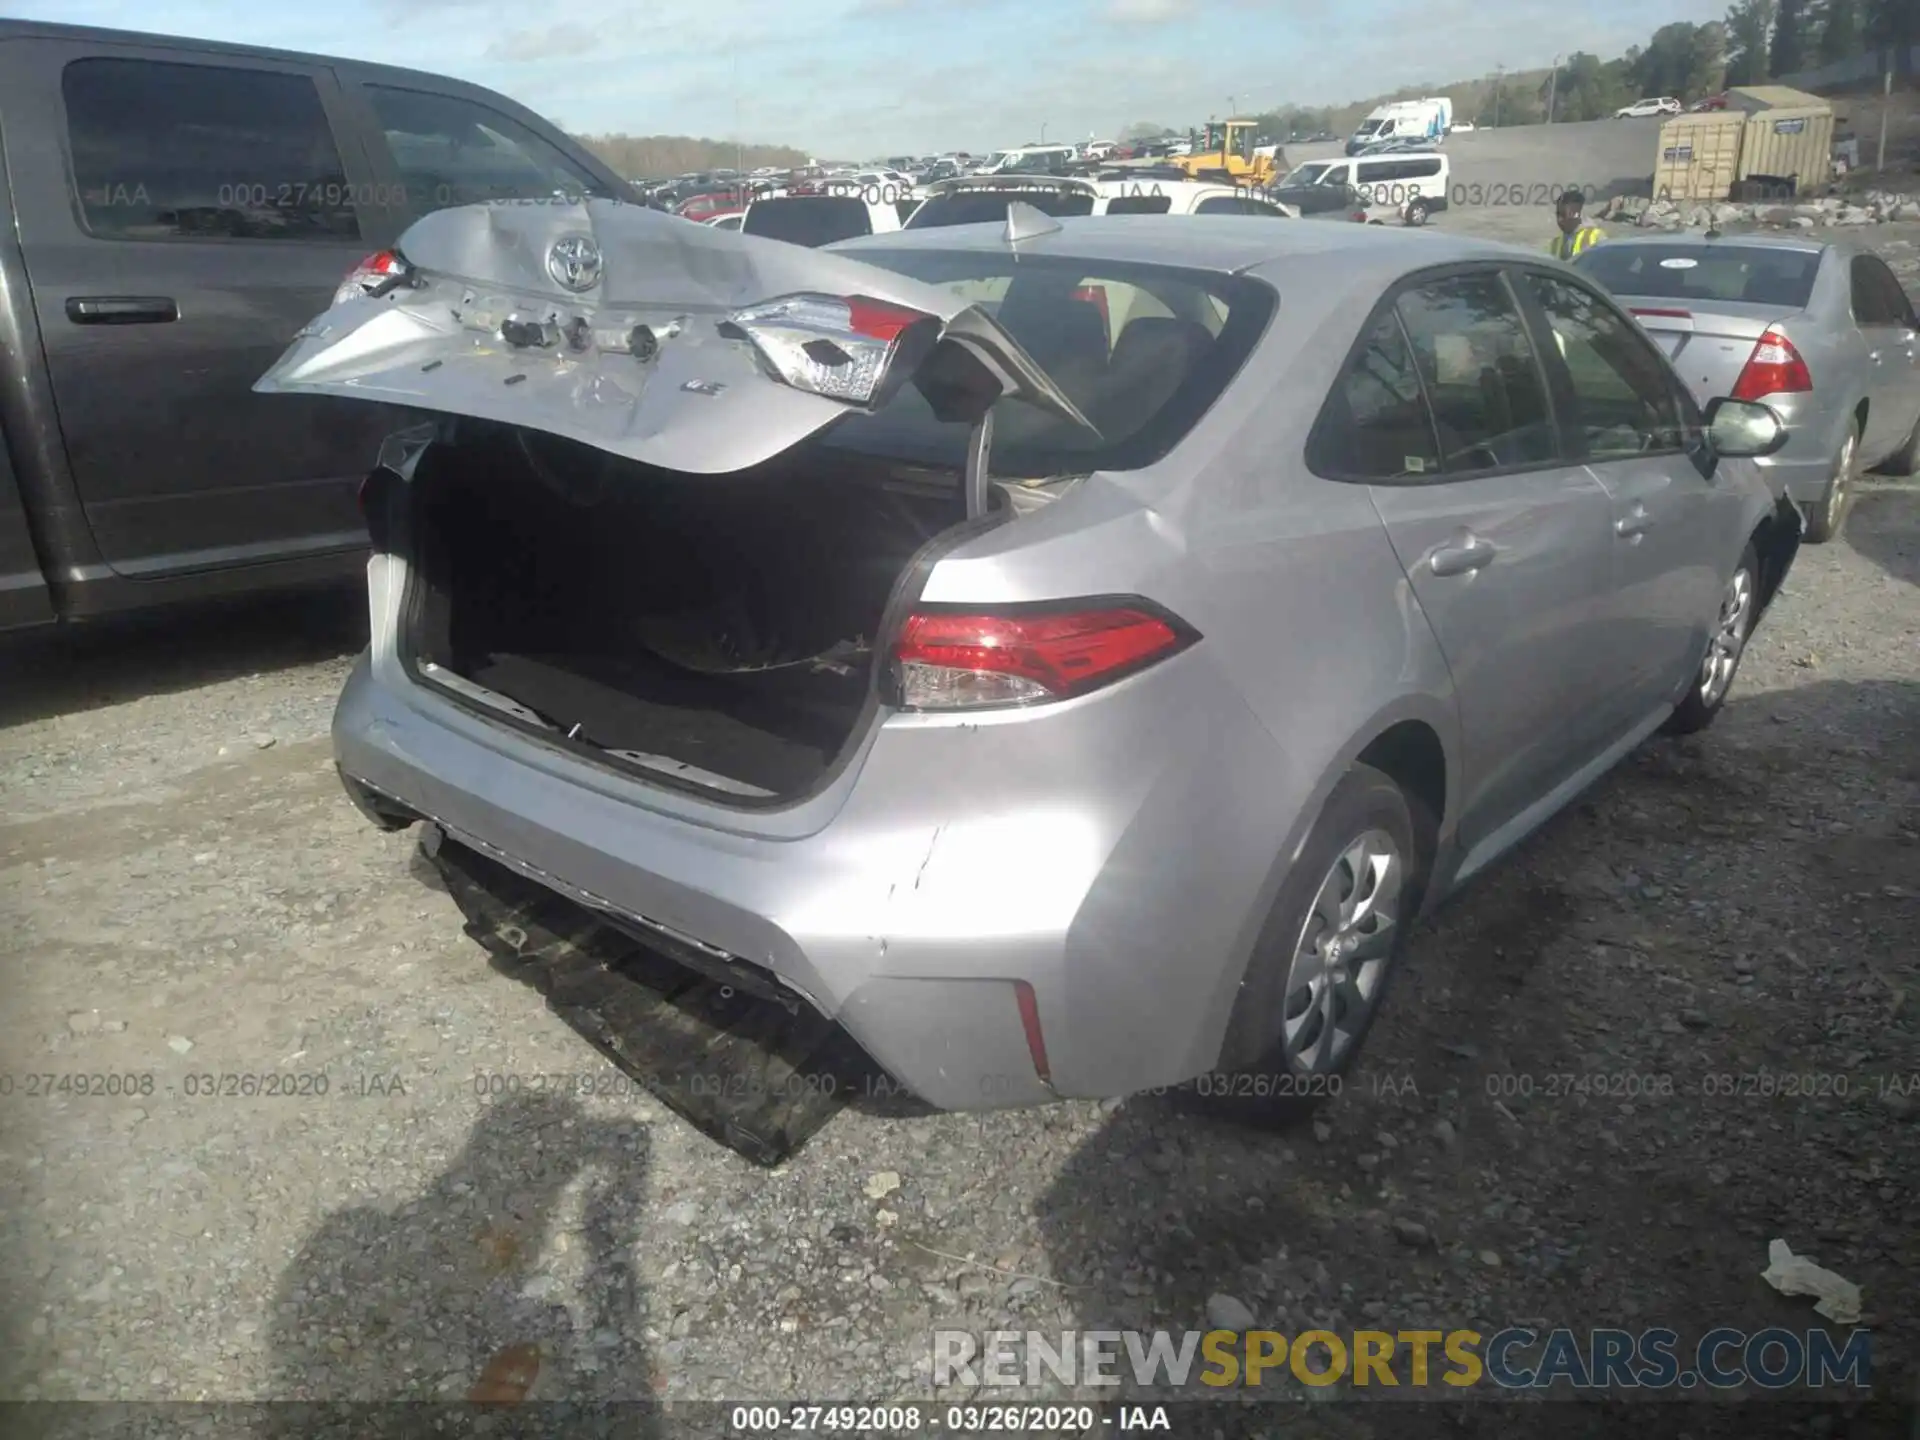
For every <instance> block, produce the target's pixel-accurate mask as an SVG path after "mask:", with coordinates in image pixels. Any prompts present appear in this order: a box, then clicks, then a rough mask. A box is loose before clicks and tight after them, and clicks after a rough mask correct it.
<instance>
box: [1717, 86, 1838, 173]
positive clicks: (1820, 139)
mask: <svg viewBox="0 0 1920 1440" xmlns="http://www.w3.org/2000/svg"><path fill="white" fill-rule="evenodd" d="M1735 110H1739V111H1742V112H1744V113H1745V116H1746V133H1745V135H1744V136H1742V138H1741V141H1740V169H1739V172H1738V174H1737V175H1736V176H1735V177H1734V178H1735V179H1736V180H1742V181H1744V180H1749V179H1763V178H1764V179H1765V180H1769V181H1787V180H1790V181H1792V192H1791V193H1793V194H1795V195H1805V194H1808V193H1809V192H1812V191H1817V190H1819V189H1820V188H1822V187H1824V186H1825V185H1826V184H1827V182H1828V181H1830V180H1831V179H1832V178H1833V106H1831V105H1829V104H1828V103H1827V102H1826V101H1825V100H1822V99H1821V98H1820V97H1819V96H1818V95H1809V94H1807V92H1806V91H1804V90H1794V89H1791V88H1789V87H1788V86H1785V85H1748V86H1739V87H1736V88H1735V89H1732V90H1729V91H1728V92H1727V111H1728V113H1729V114H1731V113H1732V112H1733V111H1735Z"/></svg>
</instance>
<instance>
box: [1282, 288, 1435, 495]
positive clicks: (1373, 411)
mask: <svg viewBox="0 0 1920 1440" xmlns="http://www.w3.org/2000/svg"><path fill="white" fill-rule="evenodd" d="M1307 465H1308V468H1310V469H1311V470H1312V471H1313V472H1314V473H1315V474H1316V475H1324V476H1325V477H1326V478H1327V479H1329V480H1400V479H1405V478H1406V477H1408V476H1414V475H1431V474H1437V473H1438V472H1439V470H1440V450H1439V446H1438V444H1437V443H1436V441H1435V439H1434V433H1433V417H1432V416H1431V415H1430V414H1429V413H1428V411H1427V402H1426V397H1425V396H1423V395H1422V394H1421V393H1420V376H1419V373H1418V372H1417V371H1416V370H1415V368H1414V361H1413V352H1412V350H1410V349H1409V348H1408V347H1407V337H1406V335H1405V334H1404V333H1403V332H1402V330H1401V329H1400V322H1399V320H1398V319H1396V318H1395V316H1394V315H1393V313H1392V312H1391V311H1388V312H1387V313H1385V314H1383V315H1381V316H1380V317H1379V318H1378V319H1377V320H1375V321H1374V323H1373V326H1372V328H1370V329H1369V330H1368V331H1367V334H1366V337H1365V339H1363V340H1362V341H1361V344H1360V349H1359V350H1358V352H1357V353H1356V354H1355V355H1354V357H1353V359H1352V360H1350V361H1349V362H1348V364H1347V368H1346V370H1345V372H1343V373H1342V374H1341V376H1340V379H1339V381H1338V382H1337V383H1336V384H1335V385H1334V387H1333V393H1332V394H1331V395H1329V396H1328V397H1327V404H1326V408H1325V409H1324V410H1322V411H1321V413H1320V418H1319V420H1318V421H1316V422H1315V424H1314V427H1313V433H1312V434H1311V435H1310V436H1309V437H1308V439H1307Z"/></svg>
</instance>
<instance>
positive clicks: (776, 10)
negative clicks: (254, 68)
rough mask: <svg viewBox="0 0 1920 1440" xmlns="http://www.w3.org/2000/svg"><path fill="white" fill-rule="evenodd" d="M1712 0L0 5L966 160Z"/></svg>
mask: <svg viewBox="0 0 1920 1440" xmlns="http://www.w3.org/2000/svg"><path fill="white" fill-rule="evenodd" d="M1725 8H1726V0H1606V3H1605V4H1600V5H1569V4H1566V3H1565V0H1344V3H1342V0H1332V3H1328V0H967V3H965V4H938V3H935V0H564V3H559V4H530V3H528V0H0V15H4V16H12V17H19V18H31V19H39V20H58V21H63V22H66V23H69V24H77V25H103V26H109V27H113V28H117V29H129V30H146V31H154V32H160V33H163V34H173V35H186V36H194V37H199V38H206V39H216V40H228V41H235V42H240V43H244V44H255V45H272V46H278V47H281V48H283V49H291V50H305V51H312V52H316V53H319V54H325V55H342V56H348V57H352V58H355V59H361V60H377V61H382V62H384V63H386V64H391V65H405V66H409V67H412V68H414V69H420V70H430V71H434V72H437V73H440V74H446V75H454V76H458V77H459V78H461V79H464V80H469V81H473V82H475V83H477V84H481V85H486V86H489V87H491V88H492V89H495V90H499V91H502V92H504V93H505V94H508V95H511V96H512V97H513V98H514V99H516V100H519V101H520V102H521V103H522V104H525V105H527V106H530V107H531V108H532V109H534V110H537V111H539V112H540V113H541V114H543V115H545V116H547V117H548V118H549V119H551V120H554V121H555V122H556V123H558V124H560V125H562V126H564V127H565V128H566V129H568V130H570V131H572V132H574V133H603V132H608V131H621V132H624V133H626V134H630V135H652V134H667V135H699V136H709V137H712V138H715V139H726V140H744V141H747V142H765V143H774V144H790V145H795V146H798V147H799V148H801V149H804V150H807V151H809V152H811V153H813V154H815V155H818V156H821V157H823V158H828V157H830V158H835V159H860V158H872V157H877V156H881V155H889V154H930V153H934V152H936V151H941V150H954V149H960V150H970V151H975V152H978V151H984V150H993V149H999V148H1003V147H1006V146H1009V145H1018V144H1023V143H1026V142H1029V141H1038V140H1040V139H1042V138H1043V135H1044V138H1045V139H1048V140H1084V139H1090V138H1096V137H1098V138H1110V137H1112V136H1114V135H1116V134H1117V133H1118V132H1119V131H1120V130H1122V129H1123V128H1125V127H1126V126H1128V125H1130V124H1133V123H1135V122H1139V121H1148V122H1153V123H1157V124H1168V125H1177V126H1183V127H1184V126H1186V125H1190V124H1195V123H1198V122H1199V121H1202V120H1205V119H1207V118H1208V117H1210V116H1221V115H1224V114H1226V113H1227V111H1228V110H1229V108H1232V109H1236V110H1239V111H1242V112H1256V111H1261V110H1270V109H1273V108H1275V107H1277V106H1280V105H1283V104H1301V105H1323V104H1341V103H1345V102H1347V101H1350V100H1356V99H1362V98H1365V97H1367V96H1370V95H1375V94H1380V93H1383V92H1386V91H1390V90H1394V89H1397V88H1399V87H1401V86H1403V85H1414V84H1423V83H1427V82H1433V83H1436V84H1437V83H1439V82H1443V81H1447V80H1456V79H1461V78H1464V77H1467V76H1473V75H1481V74H1491V73H1492V71H1493V69H1494V67H1495V66H1496V65H1504V66H1505V67H1506V68H1507V69H1509V70H1523V69H1530V68H1534V67H1545V66H1546V65H1548V64H1550V63H1551V62H1552V60H1553V57H1554V56H1555V55H1556V54H1557V53H1564V52H1567V51H1572V50H1587V51H1591V52H1593V53H1595V54H1598V55H1600V56H1602V57H1603V58H1610V57H1612V56H1614V55H1617V54H1619V53H1620V52H1621V51H1623V50H1625V49H1626V48H1627V46H1629V45H1633V44H1644V43H1645V42H1646V40H1647V37H1649V36H1650V35H1651V34H1652V33H1653V32H1654V30H1656V29H1657V28H1658V27H1659V26H1661V25H1663V24H1666V23H1668V22H1670V21H1674V20H1692V21H1703V20H1711V19H1718V18H1720V17H1721V15H1722V14H1723V12H1724V11H1725Z"/></svg>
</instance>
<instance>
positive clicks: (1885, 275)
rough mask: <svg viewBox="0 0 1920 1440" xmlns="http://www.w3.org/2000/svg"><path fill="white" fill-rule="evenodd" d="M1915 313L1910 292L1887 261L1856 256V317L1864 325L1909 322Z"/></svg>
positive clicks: (1854, 293) (1854, 291)
mask: <svg viewBox="0 0 1920 1440" xmlns="http://www.w3.org/2000/svg"><path fill="white" fill-rule="evenodd" d="M1910 314H1911V307H1910V306H1909V305H1908V304H1907V292H1906V291H1905V290H1903V289H1901V287H1900V282H1899V281H1898V280H1897V279H1895V278H1894V274H1893V271H1891V270H1889V269H1888V268H1887V266H1886V264H1885V262H1884V261H1881V260H1879V259H1877V258H1875V257H1874V256H1872V255H1856V256H1854V257H1853V318H1854V321H1855V323H1857V324H1860V325H1905V324H1906V323H1907V318H1908V316H1909V315H1910Z"/></svg>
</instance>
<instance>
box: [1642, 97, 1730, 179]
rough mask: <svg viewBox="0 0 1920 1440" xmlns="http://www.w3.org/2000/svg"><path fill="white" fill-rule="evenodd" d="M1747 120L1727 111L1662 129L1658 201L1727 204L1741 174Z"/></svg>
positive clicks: (1684, 118) (1679, 119) (1680, 119)
mask: <svg viewBox="0 0 1920 1440" xmlns="http://www.w3.org/2000/svg"><path fill="white" fill-rule="evenodd" d="M1746 128H1747V117H1746V116H1745V115H1741V114H1729V113H1726V112H1724V111H1708V112H1705V113H1702V114H1697V115H1676V116H1674V117H1673V119H1671V120H1669V121H1667V123H1666V124H1664V125H1662V126H1661V127H1660V149H1659V152H1658V154H1657V155H1656V156H1655V158H1654V167H1653V198H1654V199H1656V200H1724V199H1726V198H1727V192H1728V191H1729V190H1731V189H1732V188H1733V182H1734V180H1735V179H1736V178H1738V176H1739V174H1740V145H1741V141H1742V139H1743V138H1744V136H1745V134H1746Z"/></svg>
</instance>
